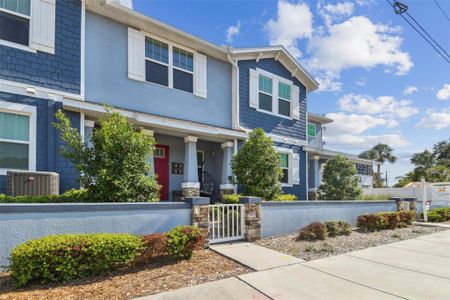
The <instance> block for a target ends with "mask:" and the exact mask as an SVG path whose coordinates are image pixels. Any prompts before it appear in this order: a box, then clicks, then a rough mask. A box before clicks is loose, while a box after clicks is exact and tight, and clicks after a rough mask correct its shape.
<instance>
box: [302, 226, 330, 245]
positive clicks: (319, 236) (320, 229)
mask: <svg viewBox="0 0 450 300" xmlns="http://www.w3.org/2000/svg"><path fill="white" fill-rule="evenodd" d="M327 236H328V234H327V228H326V226H325V225H324V224H322V223H320V222H313V223H311V224H309V225H307V226H305V227H303V228H302V229H300V232H299V234H298V239H299V240H305V241H315V240H324V239H326V238H327Z"/></svg>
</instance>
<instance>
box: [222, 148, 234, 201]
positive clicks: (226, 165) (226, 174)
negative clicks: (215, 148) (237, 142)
mask: <svg viewBox="0 0 450 300" xmlns="http://www.w3.org/2000/svg"><path fill="white" fill-rule="evenodd" d="M221 146H222V150H223V160H222V176H221V181H220V197H221V198H222V196H223V195H226V194H233V193H234V191H235V189H234V185H233V184H232V182H231V179H232V176H233V171H232V170H231V159H232V158H233V146H234V144H233V143H232V142H225V143H223V144H222V145H221Z"/></svg>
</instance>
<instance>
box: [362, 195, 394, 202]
mask: <svg viewBox="0 0 450 300" xmlns="http://www.w3.org/2000/svg"><path fill="white" fill-rule="evenodd" d="M389 198H391V195H364V194H361V195H360V196H358V198H357V200H363V201H364V200H365V201H370V200H389Z"/></svg>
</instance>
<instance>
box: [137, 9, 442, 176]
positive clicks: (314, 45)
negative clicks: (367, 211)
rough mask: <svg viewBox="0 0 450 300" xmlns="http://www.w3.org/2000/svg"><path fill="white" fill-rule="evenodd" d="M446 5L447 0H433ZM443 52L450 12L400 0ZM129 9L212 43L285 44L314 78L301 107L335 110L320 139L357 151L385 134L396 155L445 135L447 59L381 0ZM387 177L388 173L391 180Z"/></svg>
mask: <svg viewBox="0 0 450 300" xmlns="http://www.w3.org/2000/svg"><path fill="white" fill-rule="evenodd" d="M437 1H438V3H439V4H440V5H441V7H442V8H443V9H444V10H445V11H446V12H447V14H448V15H450V1H447V0H437ZM403 3H405V4H407V5H408V6H409V10H408V12H409V13H410V14H411V15H412V16H413V17H414V18H415V19H416V20H417V21H418V22H419V23H420V24H421V25H422V26H423V27H424V28H425V29H426V30H427V31H428V32H429V33H430V34H431V35H432V36H433V38H435V40H437V41H438V42H439V43H440V45H441V46H442V47H443V48H444V49H446V50H447V52H450V34H449V32H450V22H449V21H448V20H447V19H446V18H445V16H444V15H443V14H442V12H441V11H440V10H439V9H438V7H437V6H436V4H435V3H434V2H433V1H431V0H430V1H411V0H404V1H403ZM133 4H134V9H135V10H137V11H140V12H142V13H144V14H146V15H149V16H151V17H153V18H156V19H158V20H160V21H162V22H165V23H167V24H169V25H172V26H175V27H177V28H179V29H182V30H184V31H186V32H189V33H191V34H194V35H196V36H198V37H201V38H203V39H205V40H208V41H210V42H213V43H216V44H218V45H231V46H233V47H250V46H267V45H271V44H272V45H276V44H282V45H284V46H285V47H286V48H287V49H288V50H289V51H290V52H291V53H292V54H293V55H294V56H296V57H297V59H298V60H299V61H300V62H301V63H302V64H303V65H304V66H305V67H306V68H307V69H308V70H309V71H310V72H311V73H312V74H313V75H314V76H315V77H316V78H317V79H318V80H319V82H320V83H321V90H319V91H315V92H313V93H311V94H310V95H309V101H308V105H309V107H308V110H309V111H311V112H315V113H320V114H327V116H329V117H331V118H333V119H335V122H334V123H332V124H329V125H328V126H327V130H326V133H325V134H326V140H327V142H326V147H327V148H329V149H333V150H342V151H346V152H350V153H355V154H357V153H359V152H361V151H362V150H365V149H367V148H368V147H370V146H372V145H374V144H376V143H377V142H382V143H387V144H390V145H391V146H392V147H393V148H394V149H395V153H396V155H397V156H398V157H399V161H398V162H397V163H395V164H394V165H386V166H384V169H385V170H386V169H387V170H388V175H389V177H390V179H393V178H395V177H396V176H399V175H403V174H404V173H405V172H407V171H408V170H410V169H411V168H412V166H411V165H410V163H409V158H410V156H411V154H412V153H414V152H418V151H422V150H424V149H426V148H431V147H432V146H433V144H434V143H436V142H437V141H440V140H445V139H449V138H450V64H448V63H446V62H445V61H444V60H443V59H442V58H441V57H439V56H438V55H437V54H436V52H434V50H433V49H432V48H431V47H430V46H429V45H428V44H426V42H425V41H424V40H423V39H422V38H421V37H420V36H419V35H418V34H417V33H416V32H415V31H414V30H413V29H412V28H411V27H410V26H409V25H408V24H407V23H406V22H405V21H404V20H403V19H402V18H401V17H400V16H398V15H396V14H395V13H394V12H393V9H392V8H391V7H390V6H389V5H388V4H387V2H386V1H385V0H378V1H375V0H355V1H350V0H347V1H346V0H342V1H151V0H134V1H133ZM390 182H391V183H392V181H391V180H390Z"/></svg>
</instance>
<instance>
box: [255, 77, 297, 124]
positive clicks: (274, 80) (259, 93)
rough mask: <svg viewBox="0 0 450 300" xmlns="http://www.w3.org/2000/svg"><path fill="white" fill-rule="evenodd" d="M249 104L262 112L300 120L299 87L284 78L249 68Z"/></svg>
mask: <svg viewBox="0 0 450 300" xmlns="http://www.w3.org/2000/svg"><path fill="white" fill-rule="evenodd" d="M249 73H250V84H249V105H250V107H252V108H256V110H258V111H260V112H264V113H270V114H273V115H276V116H278V117H282V118H287V119H296V120H300V88H299V87H298V86H296V85H294V83H293V82H292V81H290V80H288V79H286V78H283V77H281V76H278V75H275V74H273V73H270V72H267V71H265V70H262V69H256V70H255V69H251V68H250V71H249Z"/></svg>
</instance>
